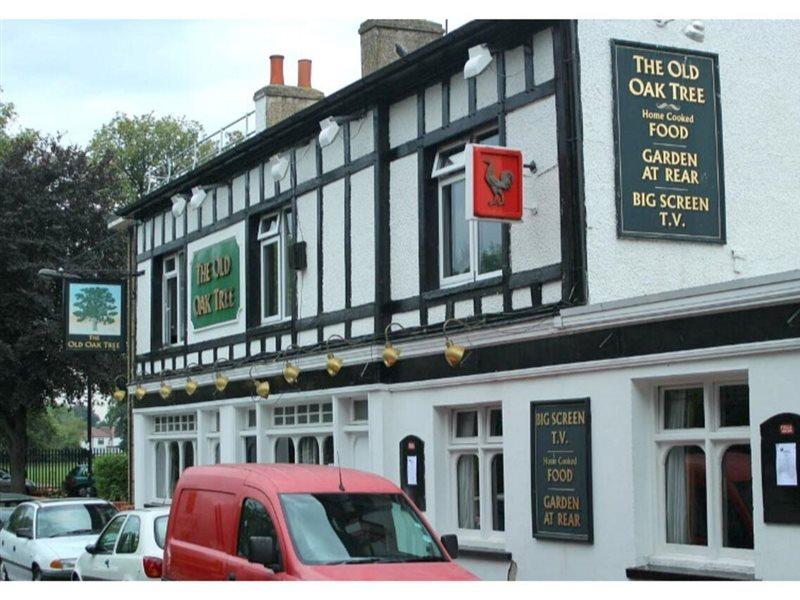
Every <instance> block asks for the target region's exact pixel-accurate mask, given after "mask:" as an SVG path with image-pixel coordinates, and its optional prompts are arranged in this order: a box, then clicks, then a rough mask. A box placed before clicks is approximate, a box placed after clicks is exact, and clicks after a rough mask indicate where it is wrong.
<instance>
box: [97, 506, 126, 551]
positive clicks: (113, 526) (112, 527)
mask: <svg viewBox="0 0 800 600" xmlns="http://www.w3.org/2000/svg"><path fill="white" fill-rule="evenodd" d="M124 522H125V516H124V515H123V516H119V517H115V518H114V519H113V520H112V521H111V523H109V524H108V527H106V530H105V531H104V532H103V533H102V534H101V535H100V537H99V538H98V539H97V542H96V543H95V545H94V546H95V549H96V551H97V554H111V553H112V552H114V546H116V545H117V537H119V531H120V529H122V524H123V523H124Z"/></svg>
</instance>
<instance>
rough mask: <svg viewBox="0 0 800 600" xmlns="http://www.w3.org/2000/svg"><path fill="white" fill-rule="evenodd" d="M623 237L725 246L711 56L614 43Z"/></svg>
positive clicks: (716, 73)
mask: <svg viewBox="0 0 800 600" xmlns="http://www.w3.org/2000/svg"><path fill="white" fill-rule="evenodd" d="M611 55H612V65H613V81H614V84H613V85H614V143H615V144H614V145H615V152H616V193H617V229H618V234H619V236H621V237H649V238H668V239H674V240H687V241H698V242H714V243H724V242H725V195H724V183H723V173H722V128H721V117H720V101H719V64H718V58H717V55H715V54H708V53H703V52H694V51H688V50H679V49H672V48H663V47H658V46H647V45H643V44H637V43H632V42H623V41H618V40H612V42H611Z"/></svg>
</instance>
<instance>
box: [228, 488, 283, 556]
mask: <svg viewBox="0 0 800 600" xmlns="http://www.w3.org/2000/svg"><path fill="white" fill-rule="evenodd" d="M262 536H263V537H271V538H272V539H273V540H275V544H277V543H278V534H277V532H276V531H275V524H274V523H273V522H272V519H271V518H270V516H269V513H268V512H267V509H266V508H265V507H264V505H263V504H261V502H259V501H257V500H253V499H252V498H245V501H244V504H242V514H241V517H240V519H239V540H238V543H237V547H236V552H237V553H238V554H239V556H241V557H243V558H247V556H248V554H249V550H250V538H251V537H262Z"/></svg>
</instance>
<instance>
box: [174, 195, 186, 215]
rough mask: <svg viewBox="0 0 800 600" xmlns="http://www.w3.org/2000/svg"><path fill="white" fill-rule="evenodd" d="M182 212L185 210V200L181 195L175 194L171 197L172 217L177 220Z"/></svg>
mask: <svg viewBox="0 0 800 600" xmlns="http://www.w3.org/2000/svg"><path fill="white" fill-rule="evenodd" d="M184 210H186V198H184V197H183V196H182V195H181V194H175V195H174V196H173V197H172V216H173V217H175V218H176V219H177V218H178V217H180V216H181V215H182V214H183V211H184Z"/></svg>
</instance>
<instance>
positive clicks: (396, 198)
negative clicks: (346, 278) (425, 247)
mask: <svg viewBox="0 0 800 600" xmlns="http://www.w3.org/2000/svg"><path fill="white" fill-rule="evenodd" d="M389 229H390V238H391V252H390V256H391V259H390V260H391V294H392V299H395V300H399V299H401V298H408V297H410V296H415V295H417V294H419V259H418V256H419V241H418V240H419V230H418V214H417V155H416V154H410V155H408V156H406V157H404V158H401V159H399V160H395V161H392V163H391V167H390V172H389Z"/></svg>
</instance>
